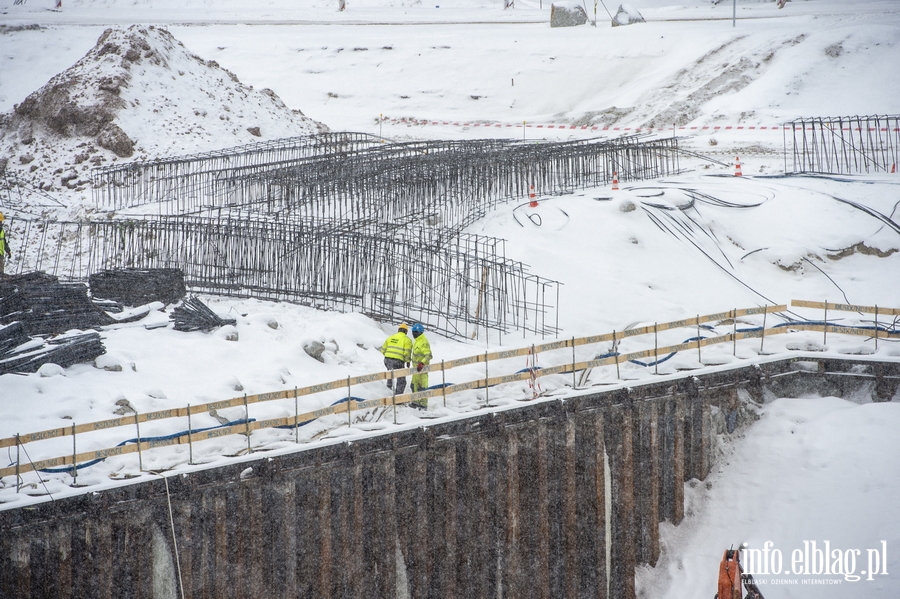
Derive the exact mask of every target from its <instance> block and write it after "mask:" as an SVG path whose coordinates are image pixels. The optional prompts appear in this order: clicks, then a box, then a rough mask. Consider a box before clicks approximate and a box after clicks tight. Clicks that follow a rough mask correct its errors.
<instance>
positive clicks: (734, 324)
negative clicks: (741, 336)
mask: <svg viewBox="0 0 900 599" xmlns="http://www.w3.org/2000/svg"><path fill="white" fill-rule="evenodd" d="M731 353H732V354H733V355H735V356H736V355H737V308H735V309H734V310H732V311H731Z"/></svg>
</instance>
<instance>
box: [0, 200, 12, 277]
mask: <svg viewBox="0 0 900 599" xmlns="http://www.w3.org/2000/svg"><path fill="white" fill-rule="evenodd" d="M5 220H6V217H5V216H4V215H3V213H2V212H0V275H2V274H3V272H4V270H5V268H6V258H7V257H9V258H12V251H11V250H10V249H9V242H8V241H6V231H4V230H3V221H5Z"/></svg>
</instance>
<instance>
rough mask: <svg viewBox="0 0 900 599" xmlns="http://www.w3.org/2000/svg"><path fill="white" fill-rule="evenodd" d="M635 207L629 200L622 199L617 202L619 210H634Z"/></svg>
mask: <svg viewBox="0 0 900 599" xmlns="http://www.w3.org/2000/svg"><path fill="white" fill-rule="evenodd" d="M635 208H636V206H635V205H634V202H632V201H631V200H622V203H621V204H619V210H620V211H622V212H634V210H635Z"/></svg>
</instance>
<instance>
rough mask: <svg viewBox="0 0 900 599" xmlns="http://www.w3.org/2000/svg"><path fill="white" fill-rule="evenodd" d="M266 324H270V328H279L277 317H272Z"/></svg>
mask: <svg viewBox="0 0 900 599" xmlns="http://www.w3.org/2000/svg"><path fill="white" fill-rule="evenodd" d="M266 325H268V327H269V328H270V329H277V328H278V321H277V320H275V319H270V320H269V321H268V322H267V323H266Z"/></svg>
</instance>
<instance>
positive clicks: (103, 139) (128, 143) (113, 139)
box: [97, 123, 134, 158]
mask: <svg viewBox="0 0 900 599" xmlns="http://www.w3.org/2000/svg"><path fill="white" fill-rule="evenodd" d="M97 145H98V146H100V147H101V148H106V149H107V150H110V151H111V152H112V153H114V154H115V155H116V156H118V157H119V158H130V157H132V156H134V142H133V141H132V140H131V138H130V137H128V136H127V135H126V134H125V132H124V131H122V128H121V127H119V126H118V125H116V124H115V123H107V124H106V126H105V127H104V128H103V130H102V131H101V132H100V134H99V135H98V136H97Z"/></svg>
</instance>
